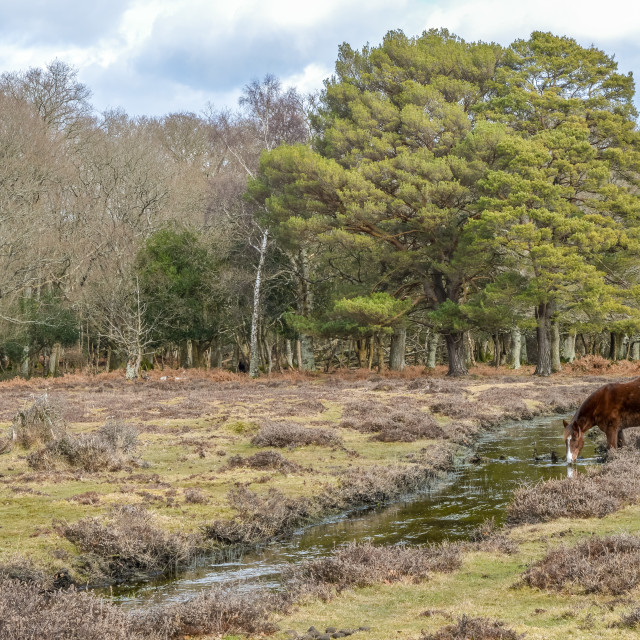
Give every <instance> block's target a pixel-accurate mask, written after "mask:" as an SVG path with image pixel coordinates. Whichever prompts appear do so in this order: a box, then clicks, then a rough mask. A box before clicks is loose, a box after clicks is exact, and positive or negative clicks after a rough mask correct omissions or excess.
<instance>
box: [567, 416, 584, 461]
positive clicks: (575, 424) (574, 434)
mask: <svg viewBox="0 0 640 640" xmlns="http://www.w3.org/2000/svg"><path fill="white" fill-rule="evenodd" d="M562 422H563V424H564V442H565V444H566V445H567V464H573V463H574V462H575V461H576V458H577V457H578V455H580V452H581V451H582V447H584V431H583V430H582V429H581V428H580V427H581V425H580V424H579V420H577V419H576V417H575V416H574V417H573V418H572V419H571V422H567V421H566V420H563V421H562Z"/></svg>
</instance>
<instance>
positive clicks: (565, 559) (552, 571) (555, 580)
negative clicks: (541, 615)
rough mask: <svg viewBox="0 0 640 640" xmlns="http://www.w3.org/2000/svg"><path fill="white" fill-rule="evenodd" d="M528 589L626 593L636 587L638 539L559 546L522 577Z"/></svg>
mask: <svg viewBox="0 0 640 640" xmlns="http://www.w3.org/2000/svg"><path fill="white" fill-rule="evenodd" d="M522 579H523V582H524V583H525V584H527V585H529V586H530V587H537V588H539V589H552V590H555V591H560V590H562V589H569V590H571V591H576V590H577V591H581V592H584V593H610V594H613V595H620V594H623V593H627V592H628V591H630V590H631V589H634V588H635V587H636V586H638V585H639V584H640V538H637V537H635V536H630V535H615V536H609V537H606V538H590V539H588V540H585V541H583V542H580V543H578V544H577V545H576V546H575V547H566V546H562V547H560V548H558V549H553V550H552V551H549V552H548V553H547V555H546V556H545V557H544V558H543V559H542V560H540V562H537V563H535V564H534V565H533V566H532V567H530V568H529V569H528V570H527V571H526V572H525V573H524V574H523V576H522Z"/></svg>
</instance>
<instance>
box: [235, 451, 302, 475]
mask: <svg viewBox="0 0 640 640" xmlns="http://www.w3.org/2000/svg"><path fill="white" fill-rule="evenodd" d="M226 468H227V469H238V468H247V469H271V470H274V471H280V472H281V473H292V472H294V471H298V470H299V469H300V466H299V465H297V464H295V463H294V462H291V461H290V460H287V459H286V458H285V457H284V456H283V455H282V454H281V453H280V452H279V451H273V450H272V449H267V450H266V451H258V453H255V454H254V455H252V456H247V457H243V456H240V455H235V456H232V457H231V458H229V461H228V462H227V464H226Z"/></svg>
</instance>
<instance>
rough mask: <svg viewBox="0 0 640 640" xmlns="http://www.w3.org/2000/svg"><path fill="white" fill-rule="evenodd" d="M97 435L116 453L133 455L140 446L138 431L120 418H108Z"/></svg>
mask: <svg viewBox="0 0 640 640" xmlns="http://www.w3.org/2000/svg"><path fill="white" fill-rule="evenodd" d="M97 435H98V436H99V437H100V438H101V439H102V440H103V441H104V442H106V443H107V444H109V445H110V446H111V448H112V449H113V450H114V451H122V452H123V453H131V452H133V451H135V450H136V448H137V446H138V435H139V432H138V430H137V429H136V428H135V427H133V426H131V425H130V424H128V423H126V422H125V421H124V420H120V419H119V418H108V419H107V422H106V423H105V424H104V426H102V427H100V429H98V433H97Z"/></svg>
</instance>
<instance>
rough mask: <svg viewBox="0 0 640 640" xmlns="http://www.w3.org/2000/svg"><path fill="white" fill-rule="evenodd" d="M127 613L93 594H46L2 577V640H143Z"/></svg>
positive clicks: (33, 585)
mask: <svg viewBox="0 0 640 640" xmlns="http://www.w3.org/2000/svg"><path fill="white" fill-rule="evenodd" d="M157 637H158V636H156V635H155V634H153V633H152V634H148V633H147V632H145V630H144V629H142V628H140V629H139V630H137V629H135V628H134V627H133V625H132V624H131V619H130V617H129V616H128V614H127V613H126V612H125V611H123V610H122V609H121V608H119V607H115V606H113V605H110V604H108V603H105V602H103V601H102V600H100V599H99V598H97V597H96V596H94V595H93V594H92V593H91V592H78V591H75V590H74V589H70V590H68V591H47V590H45V589H43V588H42V585H41V584H38V583H27V582H23V581H20V580H12V579H9V578H5V577H0V640H34V639H37V640H49V639H51V640H53V639H58V638H59V639H61V640H62V638H64V640H142V639H143V638H154V639H155V638H157Z"/></svg>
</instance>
